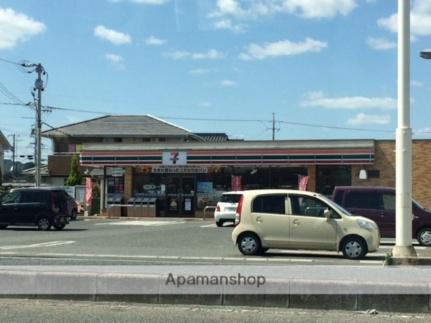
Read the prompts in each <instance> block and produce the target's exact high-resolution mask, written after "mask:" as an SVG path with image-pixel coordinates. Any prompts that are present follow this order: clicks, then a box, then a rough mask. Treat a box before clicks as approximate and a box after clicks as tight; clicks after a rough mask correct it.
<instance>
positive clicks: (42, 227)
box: [37, 216, 51, 231]
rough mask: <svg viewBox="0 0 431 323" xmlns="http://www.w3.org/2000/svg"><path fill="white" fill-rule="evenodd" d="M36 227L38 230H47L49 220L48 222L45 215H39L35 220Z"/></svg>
mask: <svg viewBox="0 0 431 323" xmlns="http://www.w3.org/2000/svg"><path fill="white" fill-rule="evenodd" d="M37 227H38V228H39V230H42V231H47V230H49V229H50V228H51V222H49V219H48V218H47V217H44V216H42V217H40V218H39V220H38V221H37Z"/></svg>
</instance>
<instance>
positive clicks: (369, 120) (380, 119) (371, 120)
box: [347, 113, 391, 126]
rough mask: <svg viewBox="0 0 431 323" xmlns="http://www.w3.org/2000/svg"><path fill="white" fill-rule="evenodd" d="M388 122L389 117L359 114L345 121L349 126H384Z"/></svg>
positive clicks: (389, 120)
mask: <svg viewBox="0 0 431 323" xmlns="http://www.w3.org/2000/svg"><path fill="white" fill-rule="evenodd" d="M390 122H391V116H390V115H374V114H365V113H359V114H357V115H356V116H355V117H354V118H350V119H348V120H347V124H348V125H351V126H363V125H386V124H389V123H390Z"/></svg>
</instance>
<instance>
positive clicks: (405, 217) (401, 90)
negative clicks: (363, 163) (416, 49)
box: [392, 0, 416, 258]
mask: <svg viewBox="0 0 431 323" xmlns="http://www.w3.org/2000/svg"><path fill="white" fill-rule="evenodd" d="M412 221H413V216H412V129H411V128H410V0H398V127H397V131H396V236H395V247H394V248H393V249H392V255H393V257H395V258H412V257H416V251H415V249H414V248H413V244H412Z"/></svg>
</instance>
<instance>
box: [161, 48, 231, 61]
mask: <svg viewBox="0 0 431 323" xmlns="http://www.w3.org/2000/svg"><path fill="white" fill-rule="evenodd" d="M165 56H166V57H168V58H171V59H174V60H181V59H193V60H204V59H208V60H216V59H222V58H224V54H223V53H221V52H219V51H217V50H215V49H210V50H208V51H207V52H203V53H197V52H195V53H193V52H187V51H175V52H169V53H166V54H165Z"/></svg>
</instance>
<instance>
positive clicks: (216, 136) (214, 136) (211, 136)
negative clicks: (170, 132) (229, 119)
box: [195, 132, 229, 142]
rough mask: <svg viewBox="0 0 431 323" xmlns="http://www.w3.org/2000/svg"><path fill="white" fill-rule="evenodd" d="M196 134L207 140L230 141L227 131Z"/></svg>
mask: <svg viewBox="0 0 431 323" xmlns="http://www.w3.org/2000/svg"><path fill="white" fill-rule="evenodd" d="M195 135H198V136H199V137H201V138H202V139H204V140H205V141H206V142H224V141H228V140H229V137H228V136H227V134H225V133H207V132H204V133H202V132H201V133H195Z"/></svg>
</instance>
